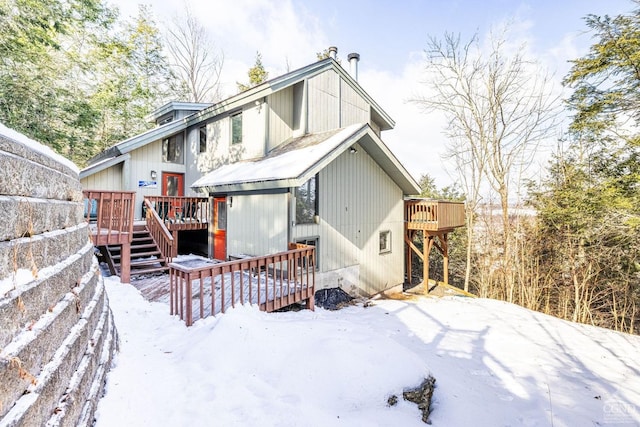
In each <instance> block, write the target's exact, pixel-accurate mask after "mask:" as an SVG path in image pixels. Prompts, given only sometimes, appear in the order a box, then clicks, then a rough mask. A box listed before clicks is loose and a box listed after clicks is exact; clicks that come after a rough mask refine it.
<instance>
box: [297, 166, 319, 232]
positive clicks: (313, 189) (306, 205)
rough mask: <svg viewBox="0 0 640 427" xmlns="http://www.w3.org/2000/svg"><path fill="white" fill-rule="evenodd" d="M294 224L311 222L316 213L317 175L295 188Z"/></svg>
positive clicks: (313, 220)
mask: <svg viewBox="0 0 640 427" xmlns="http://www.w3.org/2000/svg"><path fill="white" fill-rule="evenodd" d="M295 196H296V224H313V223H314V222H315V216H316V215H318V175H316V176H314V177H313V178H311V179H310V180H309V181H307V182H305V183H304V184H302V185H301V186H300V187H298V188H296V191H295Z"/></svg>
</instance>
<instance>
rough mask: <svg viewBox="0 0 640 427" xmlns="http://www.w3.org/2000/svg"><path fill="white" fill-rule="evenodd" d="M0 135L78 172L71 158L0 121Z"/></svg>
mask: <svg viewBox="0 0 640 427" xmlns="http://www.w3.org/2000/svg"><path fill="white" fill-rule="evenodd" d="M0 136H4V137H5V138H7V139H10V140H12V141H14V142H17V143H19V144H22V145H26V146H27V147H29V148H30V149H32V150H33V151H37V152H38V153H40V154H43V155H45V156H47V157H49V158H51V159H53V160H55V161H56V162H58V163H61V164H63V165H65V166H67V167H68V168H70V169H71V170H72V171H74V172H76V173H78V172H80V169H78V166H76V164H75V163H73V162H72V161H71V160H69V159H67V158H65V157H62V156H61V155H60V154H58V153H56V152H54V151H53V150H52V149H51V148H49V147H47V146H45V145H42V144H41V143H39V142H38V141H34V140H33V139H31V138H29V137H27V136H26V135H23V134H21V133H20V132H17V131H15V130H13V129H10V128H8V127H6V126H5V125H4V124H3V123H0Z"/></svg>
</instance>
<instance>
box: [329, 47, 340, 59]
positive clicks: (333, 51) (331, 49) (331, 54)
mask: <svg viewBox="0 0 640 427" xmlns="http://www.w3.org/2000/svg"><path fill="white" fill-rule="evenodd" d="M337 57H338V48H337V47H335V46H329V58H331V59H336V58H337Z"/></svg>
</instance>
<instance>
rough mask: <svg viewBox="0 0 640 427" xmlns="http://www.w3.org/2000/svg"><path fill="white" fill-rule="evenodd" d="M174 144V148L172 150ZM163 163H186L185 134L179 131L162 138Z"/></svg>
mask: <svg viewBox="0 0 640 427" xmlns="http://www.w3.org/2000/svg"><path fill="white" fill-rule="evenodd" d="M172 146H173V147H174V150H173V151H170V148H171V147H172ZM170 153H172V154H173V155H172V156H170V155H169V154H170ZM162 163H173V164H177V165H184V135H182V134H179V133H177V134H175V135H171V136H169V137H167V138H163V139H162Z"/></svg>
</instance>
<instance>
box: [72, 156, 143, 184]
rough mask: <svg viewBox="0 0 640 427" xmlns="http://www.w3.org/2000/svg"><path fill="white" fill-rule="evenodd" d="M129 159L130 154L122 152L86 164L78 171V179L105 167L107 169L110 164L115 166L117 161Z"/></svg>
mask: <svg viewBox="0 0 640 427" xmlns="http://www.w3.org/2000/svg"><path fill="white" fill-rule="evenodd" d="M129 159H131V155H130V154H122V155H120V156H117V157H112V158H110V159H105V160H103V161H101V162H98V163H95V164H93V165H91V166H87V167H86V168H84V169H82V170H81V171H80V179H83V178H86V177H88V176H91V175H95V174H97V173H98V172H101V171H103V170H105V169H109V168H110V167H112V166H115V165H117V164H119V163H122V162H126V161H127V160H129Z"/></svg>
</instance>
